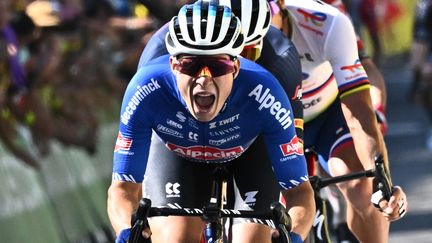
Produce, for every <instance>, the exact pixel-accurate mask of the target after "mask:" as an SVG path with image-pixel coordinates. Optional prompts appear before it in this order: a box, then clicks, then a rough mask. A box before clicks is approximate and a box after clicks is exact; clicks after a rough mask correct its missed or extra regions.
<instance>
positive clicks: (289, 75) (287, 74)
mask: <svg viewBox="0 0 432 243" xmlns="http://www.w3.org/2000/svg"><path fill="white" fill-rule="evenodd" d="M221 2H222V1H221ZM224 4H225V5H227V6H230V7H231V9H232V11H233V12H234V14H235V15H236V16H238V17H239V18H240V20H241V23H242V28H243V30H244V32H245V33H244V34H245V48H244V49H243V51H242V53H241V54H240V55H241V56H242V57H245V58H248V59H250V60H252V61H256V63H258V64H260V65H261V66H263V67H264V68H265V69H267V70H268V71H269V72H271V73H272V74H273V75H274V76H275V77H276V78H277V80H279V81H280V84H281V85H282V87H283V88H284V90H285V92H286V94H287V96H288V97H289V98H290V101H291V107H292V109H293V115H294V124H295V127H296V133H297V136H298V137H299V139H300V142H301V143H303V106H302V103H301V94H302V92H301V90H302V89H301V83H302V82H301V81H302V73H301V66H300V61H299V56H298V53H297V50H296V49H295V47H294V45H293V44H292V42H291V41H290V40H289V39H287V38H286V37H285V36H284V34H283V33H282V32H281V31H279V30H278V29H277V28H276V27H274V26H272V25H270V24H271V22H270V21H271V15H270V7H269V5H268V2H267V0H231V1H229V0H228V1H225V3H224ZM167 32H168V25H165V26H163V27H162V28H161V29H159V30H158V31H157V32H156V33H155V34H154V35H153V36H152V38H151V39H150V40H149V42H148V44H147V45H146V47H145V49H144V51H143V52H142V54H141V58H140V61H139V64H138V69H139V68H140V67H142V66H143V65H145V64H146V63H148V62H149V61H151V60H153V59H155V58H157V57H159V56H161V55H164V54H167V53H168V51H167V49H166V46H165V42H164V38H165V35H166V33H167Z"/></svg>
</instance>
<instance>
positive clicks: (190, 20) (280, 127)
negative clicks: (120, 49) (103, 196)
mask: <svg viewBox="0 0 432 243" xmlns="http://www.w3.org/2000/svg"><path fill="white" fill-rule="evenodd" d="M218 2H219V1H198V2H196V3H195V4H191V5H185V6H184V7H183V8H182V9H181V10H180V11H179V14H178V16H176V17H174V18H173V19H172V21H171V22H170V28H169V29H170V31H169V34H168V35H167V36H166V45H167V48H168V51H169V53H170V55H164V56H161V57H159V58H157V59H155V60H153V61H152V62H150V63H147V64H146V65H144V66H143V67H142V68H140V69H139V70H138V71H137V73H136V75H135V76H134V78H133V79H132V80H131V82H130V83H129V85H128V88H127V90H126V93H125V97H124V100H123V105H122V109H121V122H120V129H119V135H118V137H117V142H116V147H115V151H114V166H113V167H114V168H113V181H112V184H111V186H110V189H109V193H108V214H109V217H110V220H111V223H112V225H113V227H114V229H115V231H116V233H117V235H118V238H117V241H118V242H125V241H126V240H127V239H128V235H129V234H130V227H131V225H130V224H131V223H130V221H131V220H130V218H131V214H132V211H133V209H134V208H136V206H137V203H138V201H139V199H140V197H141V191H142V190H141V183H142V182H143V180H145V181H146V183H148V185H151V187H149V188H146V190H145V193H146V194H147V195H146V196H148V197H150V199H151V200H152V202H153V205H156V206H168V205H180V206H182V207H202V206H203V205H205V204H207V203H208V199H209V192H210V183H211V181H210V178H211V172H212V170H213V168H214V167H215V164H218V163H225V164H226V166H227V169H228V171H229V172H230V173H231V175H232V179H231V180H232V181H233V182H234V183H233V184H234V185H235V196H234V197H235V201H234V202H233V203H234V205H235V208H236V209H249V210H250V209H252V210H268V207H269V205H270V203H271V202H273V201H275V200H278V199H279V194H280V191H282V195H283V196H284V197H285V198H286V200H287V208H288V213H289V214H290V215H291V217H292V221H293V228H292V232H290V235H291V237H292V238H293V240H294V242H301V241H302V238H305V237H306V234H307V233H308V231H309V230H310V227H311V225H312V220H313V215H314V213H313V212H314V207H315V206H314V203H313V191H312V188H311V186H310V183H309V181H308V178H307V170H306V163H305V160H304V156H303V149H302V146H301V144H300V142H299V139H298V138H297V136H296V134H295V129H294V122H293V117H292V114H291V112H292V111H291V108H290V102H289V99H288V97H287V96H286V94H285V92H284V91H283V89H282V87H281V86H280V84H279V82H278V81H277V80H276V79H275V78H274V77H273V76H272V75H271V74H270V73H268V71H266V70H265V69H263V68H262V67H261V66H259V65H258V64H255V63H253V62H251V61H248V60H246V59H243V58H239V57H238V56H239V54H240V52H241V51H242V49H243V45H244V43H243V42H244V36H243V34H241V32H240V29H241V27H240V22H239V19H238V18H237V17H235V16H234V15H233V14H232V13H231V10H230V8H228V7H226V6H222V5H218ZM201 31H202V32H201ZM240 62H241V66H240ZM267 151H268V152H267ZM152 160H154V161H157V163H149V164H147V161H152ZM200 162H201V163H200ZM146 167H147V168H146ZM273 171H274V172H273ZM144 174H145V178H143V175H144ZM278 184H279V186H277V185H278ZM147 189H148V190H147ZM229 199H230V198H229ZM149 223H150V228H151V230H152V232H153V236H152V240H153V241H154V242H199V240H200V238H201V235H202V230H203V222H202V220H201V219H200V218H194V217H168V218H157V217H156V218H152V219H151V220H150V222H149ZM149 233H150V232H148V231H146V235H148V234H149ZM270 233H271V229H270V228H269V227H268V226H266V225H263V224H260V223H254V221H246V222H244V221H238V222H235V224H234V226H233V239H232V240H233V242H270Z"/></svg>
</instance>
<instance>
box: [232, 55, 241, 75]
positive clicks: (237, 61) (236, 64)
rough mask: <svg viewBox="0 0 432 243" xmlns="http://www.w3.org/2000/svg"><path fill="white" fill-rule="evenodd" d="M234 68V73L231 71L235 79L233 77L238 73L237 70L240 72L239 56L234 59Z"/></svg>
mask: <svg viewBox="0 0 432 243" xmlns="http://www.w3.org/2000/svg"><path fill="white" fill-rule="evenodd" d="M234 68H235V71H234V73H233V78H234V79H235V78H237V75H238V74H239V72H240V60H239V58H237V59H236V60H235V61H234Z"/></svg>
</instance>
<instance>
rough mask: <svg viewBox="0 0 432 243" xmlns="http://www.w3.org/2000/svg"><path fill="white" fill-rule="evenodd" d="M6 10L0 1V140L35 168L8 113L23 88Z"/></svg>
mask: <svg viewBox="0 0 432 243" xmlns="http://www.w3.org/2000/svg"><path fill="white" fill-rule="evenodd" d="M9 7H10V6H9V1H8V0H7V1H1V2H0V139H1V141H2V142H3V144H4V145H5V147H6V148H7V149H9V151H10V152H11V153H12V154H13V155H15V156H16V157H18V158H19V159H21V160H22V161H23V162H25V163H26V164H27V165H29V166H32V167H34V168H38V167H39V164H38V163H37V161H36V160H35V158H34V157H33V156H32V155H31V153H30V152H29V151H28V150H27V149H26V146H25V144H24V143H23V142H22V137H20V135H19V126H20V125H19V124H18V121H17V120H16V118H15V117H14V115H13V114H12V111H13V110H14V108H15V107H18V106H19V103H20V101H21V99H22V96H23V95H24V94H25V93H26V90H27V87H26V79H25V73H24V70H23V67H22V66H21V64H20V63H19V61H18V42H17V38H16V35H15V33H14V31H13V29H12V27H11V26H10V24H9V20H10V19H9V18H10V13H9ZM29 119H31V118H29Z"/></svg>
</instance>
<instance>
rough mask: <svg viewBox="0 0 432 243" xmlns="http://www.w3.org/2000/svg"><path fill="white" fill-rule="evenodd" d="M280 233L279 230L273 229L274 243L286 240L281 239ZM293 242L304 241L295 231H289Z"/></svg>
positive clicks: (281, 242) (299, 242) (301, 242)
mask: <svg viewBox="0 0 432 243" xmlns="http://www.w3.org/2000/svg"><path fill="white" fill-rule="evenodd" d="M279 237H280V233H279V231H278V230H272V243H283V242H286V240H285V241H284V240H283V239H280V238H279ZM289 237H290V240H291V241H289V242H291V243H303V240H302V238H301V236H300V235H299V234H297V233H295V232H292V231H291V232H289Z"/></svg>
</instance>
